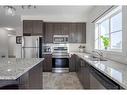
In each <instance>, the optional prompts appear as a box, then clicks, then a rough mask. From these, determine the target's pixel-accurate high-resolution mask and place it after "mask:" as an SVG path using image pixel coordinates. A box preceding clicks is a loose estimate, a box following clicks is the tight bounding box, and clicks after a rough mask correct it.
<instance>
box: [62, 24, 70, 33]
mask: <svg viewBox="0 0 127 95" xmlns="http://www.w3.org/2000/svg"><path fill="white" fill-rule="evenodd" d="M69 28H70V23H61V34H62V35H69Z"/></svg>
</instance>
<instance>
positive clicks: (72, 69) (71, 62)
mask: <svg viewBox="0 0 127 95" xmlns="http://www.w3.org/2000/svg"><path fill="white" fill-rule="evenodd" d="M76 57H77V56H76V55H75V54H72V55H71V57H70V59H69V71H70V72H75V71H76Z"/></svg>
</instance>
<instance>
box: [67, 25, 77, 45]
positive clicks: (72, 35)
mask: <svg viewBox="0 0 127 95" xmlns="http://www.w3.org/2000/svg"><path fill="white" fill-rule="evenodd" d="M76 34H77V33H76V24H75V23H71V24H70V27H69V42H70V43H75V42H76V40H77V36H76Z"/></svg>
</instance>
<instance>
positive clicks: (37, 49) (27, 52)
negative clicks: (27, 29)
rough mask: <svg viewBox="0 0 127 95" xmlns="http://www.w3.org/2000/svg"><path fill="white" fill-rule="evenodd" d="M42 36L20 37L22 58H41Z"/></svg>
mask: <svg viewBox="0 0 127 95" xmlns="http://www.w3.org/2000/svg"><path fill="white" fill-rule="evenodd" d="M42 42H43V41H42V37H41V36H23V37H22V58H42Z"/></svg>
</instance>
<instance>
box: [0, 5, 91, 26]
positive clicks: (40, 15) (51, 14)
mask: <svg viewBox="0 0 127 95" xmlns="http://www.w3.org/2000/svg"><path fill="white" fill-rule="evenodd" d="M14 7H15V8H16V15H15V16H7V15H5V9H4V8H3V6H0V27H13V28H14V27H19V26H20V25H21V19H32V18H34V19H43V20H44V21H66V22H67V21H86V20H87V17H88V14H89V13H90V11H91V10H92V8H93V6H36V8H31V9H27V8H25V9H22V8H21V6H14Z"/></svg>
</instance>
